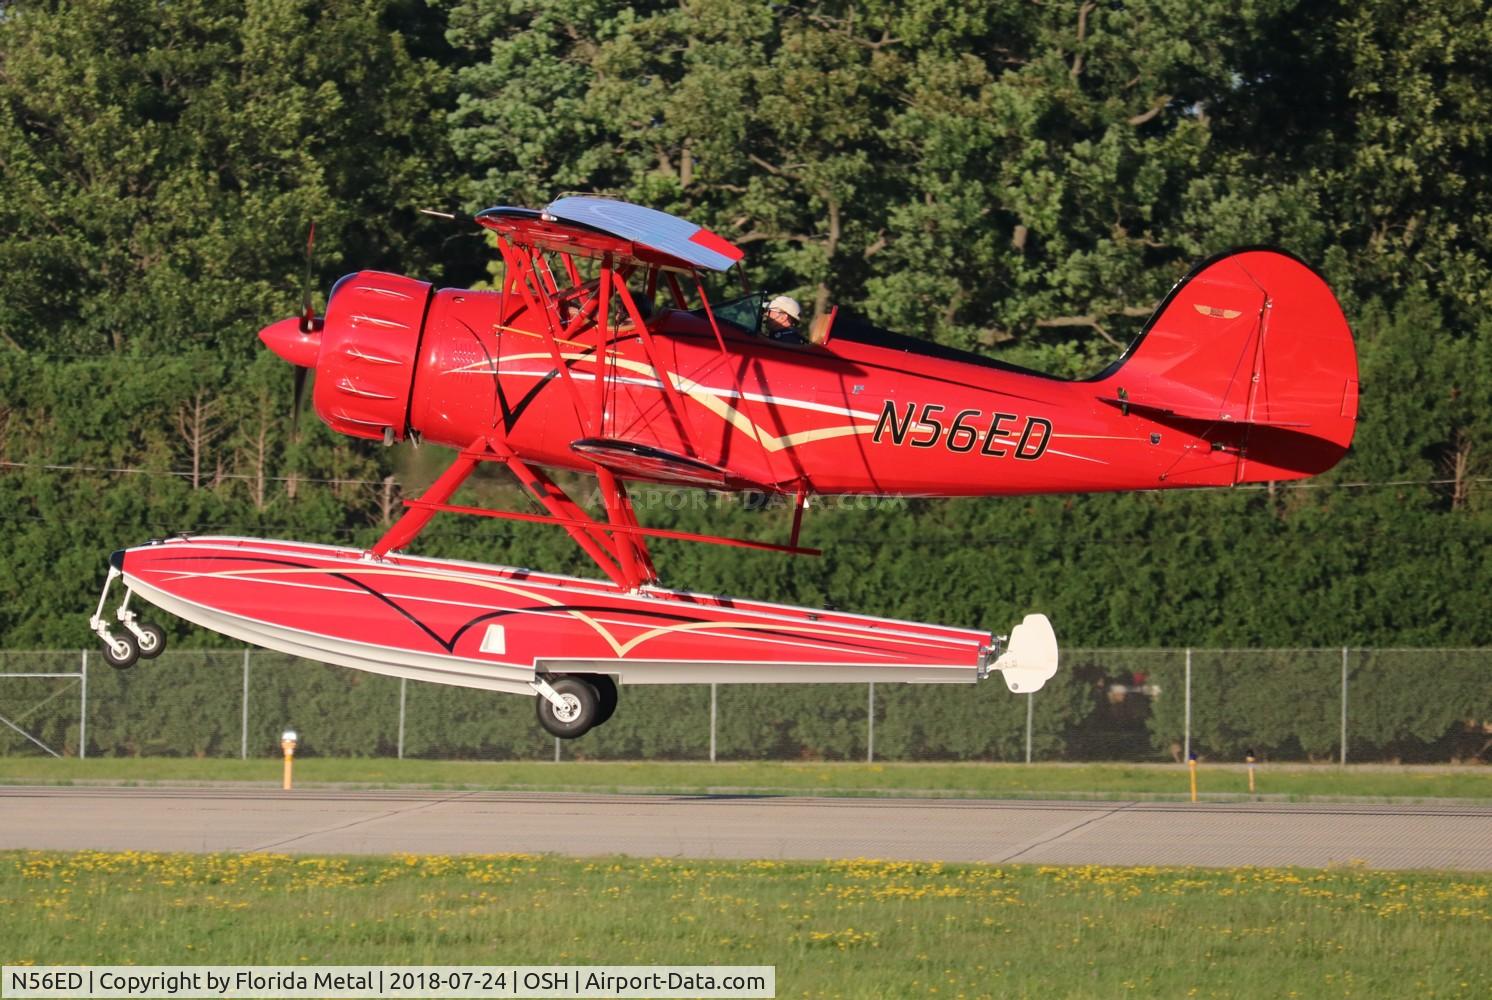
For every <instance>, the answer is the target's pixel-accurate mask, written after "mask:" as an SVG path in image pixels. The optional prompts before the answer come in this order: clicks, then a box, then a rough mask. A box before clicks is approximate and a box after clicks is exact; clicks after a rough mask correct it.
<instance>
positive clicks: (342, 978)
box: [0, 965, 777, 1000]
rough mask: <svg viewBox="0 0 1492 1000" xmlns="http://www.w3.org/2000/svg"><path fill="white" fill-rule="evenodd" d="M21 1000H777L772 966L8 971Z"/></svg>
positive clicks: (12, 992)
mask: <svg viewBox="0 0 1492 1000" xmlns="http://www.w3.org/2000/svg"><path fill="white" fill-rule="evenodd" d="M0 995H3V996H4V997H6V998H12V997H14V998H17V1000H19V998H23V997H82V998H93V997H180V998H191V997H335V998H343V997H349V998H351V997H452V998H462V997H658V996H669V997H701V998H705V997H721V998H727V1000H734V998H740V997H775V996H776V995H777V967H776V966H772V965H584V966H579V965H525V966H513V965H45V966H24V967H23V966H15V965H7V966H5V967H4V968H3V969H0Z"/></svg>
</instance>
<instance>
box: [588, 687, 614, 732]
mask: <svg viewBox="0 0 1492 1000" xmlns="http://www.w3.org/2000/svg"><path fill="white" fill-rule="evenodd" d="M585 679H586V680H587V681H589V682H590V685H591V687H593V688H595V689H596V721H595V722H593V723H591V728H592V729H594V728H595V727H596V726H599V725H602V724H603V723H605V722H606V720H608V719H610V718H611V717H612V716H613V715H615V714H616V703H617V690H616V681H615V680H613V679H612V677H611V675H610V674H586V675H585Z"/></svg>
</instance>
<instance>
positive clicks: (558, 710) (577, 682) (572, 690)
mask: <svg viewBox="0 0 1492 1000" xmlns="http://www.w3.org/2000/svg"><path fill="white" fill-rule="evenodd" d="M549 686H550V687H551V688H553V689H554V693H555V694H557V695H559V698H560V702H561V704H559V705H555V704H554V703H552V702H551V701H550V700H549V699H548V698H546V697H544V696H543V695H542V694H541V695H539V696H538V697H537V698H536V699H535V707H536V710H537V711H538V714H539V725H541V726H543V727H544V729H545V730H546V731H547V732H549V733H551V734H553V735H555V736H558V737H559V738H560V739H565V740H573V739H575V738H576V737H578V736H584V735H585V734H586V732H587V731H588V730H589V729H590V728H591V727H592V726H594V725H595V724H596V709H597V697H596V689H595V688H593V687H591V686H590V685H589V684H587V683H586V682H585V681H583V680H581V679H580V678H579V677H552V678H550V679H549Z"/></svg>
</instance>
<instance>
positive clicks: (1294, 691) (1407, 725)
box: [0, 649, 1492, 764]
mask: <svg viewBox="0 0 1492 1000" xmlns="http://www.w3.org/2000/svg"><path fill="white" fill-rule="evenodd" d="M287 728H289V729H295V730H297V731H298V732H299V733H300V738H301V745H300V748H299V750H298V751H297V752H298V753H299V754H302V755H321V756H333V757H401V758H402V757H408V758H426V759H486V760H549V759H565V760H637V759H650V760H668V759H672V760H879V761H919V760H945V761H959V760H967V761H1027V762H1030V761H1059V760H1072V761H1172V760H1184V759H1186V756H1187V755H1188V754H1190V753H1196V754H1197V755H1198V756H1199V757H1200V758H1203V759H1207V758H1213V759H1222V760H1239V759H1242V757H1243V755H1244V754H1245V753H1246V752H1248V751H1250V750H1251V751H1253V753H1254V754H1255V755H1256V756H1258V757H1259V758H1260V759H1261V760H1269V759H1273V760H1281V761H1286V760H1292V761H1293V760H1299V761H1336V762H1341V763H1344V764H1345V763H1347V762H1348V761H1349V760H1351V761H1356V762H1369V761H1388V762H1405V763H1408V762H1426V763H1431V762H1442V763H1443V762H1473V761H1482V762H1489V763H1492V649H1273V650H1268V649H1239V650H1218V649H1208V650H1202V649H1192V650H1187V649H1074V650H1068V651H1065V652H1064V654H1063V667H1062V670H1061V671H1060V672H1059V673H1058V675H1057V676H1056V677H1055V678H1053V679H1052V681H1050V682H1049V683H1048V684H1047V686H1046V687H1045V688H1043V689H1042V690H1041V691H1039V692H1037V693H1036V694H1034V695H1013V694H1011V693H1009V692H1008V691H1007V690H1006V688H1005V685H1004V684H1003V683H1002V682H1001V681H1000V680H999V679H998V678H996V677H992V678H990V679H989V680H987V681H985V682H984V683H981V684H978V685H972V686H969V685H910V684H885V683H882V684H862V685H850V684H837V685H828V684H812V685H798V684H766V685H723V684H722V685H708V684H702V685H677V686H659V687H651V686H644V687H624V688H623V689H622V700H621V705H620V707H619V709H618V711H617V714H616V717H615V718H613V719H612V720H611V721H610V722H608V723H607V724H606V725H605V726H602V727H600V728H598V729H595V730H593V731H592V732H590V733H588V734H586V735H585V736H584V737H582V738H581V739H579V740H574V741H568V742H565V743H563V744H562V743H560V742H559V741H556V740H554V739H553V738H552V737H550V736H549V735H548V734H546V733H545V732H544V731H543V730H541V729H540V728H539V726H538V724H537V722H536V721H535V719H534V705H533V699H531V698H526V697H516V696H513V695H504V694H497V693H493V692H485V691H473V690H469V689H465V688H454V687H446V686H442V685H433V684H425V683H420V682H416V681H402V680H399V679H397V678H389V677H379V676H375V675H372V674H366V673H362V672H359V671H354V670H346V669H342V668H340V667H331V666H327V665H325V664H321V663H315V662H311V661H307V660H300V659H296V658H294V657H290V656H285V655H282V654H279V653H273V652H268V651H265V650H259V649H253V650H236V651H235V650H203V651H191V650H182V651H168V652H167V653H165V654H164V655H162V656H161V657H159V658H158V659H156V660H151V661H142V662H141V663H140V664H139V665H138V666H136V667H134V668H133V669H130V670H125V671H116V670H112V669H110V668H109V667H107V666H106V665H105V664H104V662H103V659H102V657H101V656H100V655H99V654H97V653H96V652H93V651H74V652H0V754H3V755H36V754H51V755H54V756H76V757H98V756H112V757H121V756H130V757H136V756H138V757H145V756H171V757H267V756H276V755H278V754H279V752H280V750H279V736H280V733H281V732H282V731H283V730H285V729H287Z"/></svg>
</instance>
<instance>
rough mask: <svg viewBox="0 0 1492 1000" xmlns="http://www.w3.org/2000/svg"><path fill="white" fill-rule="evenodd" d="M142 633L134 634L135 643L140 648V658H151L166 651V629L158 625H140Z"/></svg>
mask: <svg viewBox="0 0 1492 1000" xmlns="http://www.w3.org/2000/svg"><path fill="white" fill-rule="evenodd" d="M140 631H141V632H144V633H145V634H144V635H137V636H135V637H134V638H135V645H136V646H138V647H139V648H140V659H142V660H153V659H155V658H156V657H157V656H160V655H161V654H162V653H164V652H165V651H166V630H165V629H163V628H161V627H160V626H159V625H141V626H140Z"/></svg>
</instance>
